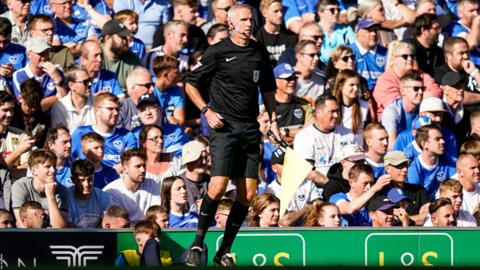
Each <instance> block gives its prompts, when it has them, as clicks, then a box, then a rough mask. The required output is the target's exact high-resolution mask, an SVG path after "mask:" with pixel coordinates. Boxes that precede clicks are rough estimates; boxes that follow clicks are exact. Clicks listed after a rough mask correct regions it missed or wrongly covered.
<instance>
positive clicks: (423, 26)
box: [411, 13, 445, 77]
mask: <svg viewBox="0 0 480 270" xmlns="http://www.w3.org/2000/svg"><path fill="white" fill-rule="evenodd" d="M412 27H413V31H414V34H415V38H414V39H413V40H411V43H412V44H413V45H414V46H415V53H416V55H417V63H418V68H419V69H420V70H422V71H425V72H426V73H428V74H429V75H430V76H432V77H434V76H435V72H434V71H435V69H436V68H437V67H440V66H441V65H443V63H445V59H444V56H443V50H442V49H441V48H440V47H438V46H437V42H438V36H439V35H440V32H441V31H442V26H441V25H440V23H439V21H438V17H437V15H435V14H429V13H425V14H422V15H420V16H418V17H417V18H416V19H415V22H414V23H413V26H412Z"/></svg>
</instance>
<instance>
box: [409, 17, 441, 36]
mask: <svg viewBox="0 0 480 270" xmlns="http://www.w3.org/2000/svg"><path fill="white" fill-rule="evenodd" d="M434 22H438V17H437V15H435V14H430V13H425V14H422V15H420V16H418V17H417V18H415V21H414V22H413V25H412V30H413V32H414V34H415V36H416V37H418V36H420V35H421V34H422V28H423V30H429V29H432V25H433V23H434Z"/></svg>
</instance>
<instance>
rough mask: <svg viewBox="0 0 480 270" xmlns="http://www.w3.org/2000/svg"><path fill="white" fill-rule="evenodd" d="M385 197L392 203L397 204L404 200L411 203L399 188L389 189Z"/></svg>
mask: <svg viewBox="0 0 480 270" xmlns="http://www.w3.org/2000/svg"><path fill="white" fill-rule="evenodd" d="M387 197H388V198H389V199H390V201H392V202H394V203H399V202H400V201H402V200H405V199H407V200H409V201H411V199H410V198H409V197H407V195H405V193H403V190H401V189H399V188H392V189H390V191H388V193H387Z"/></svg>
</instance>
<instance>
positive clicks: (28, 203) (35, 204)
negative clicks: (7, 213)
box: [19, 201, 43, 217]
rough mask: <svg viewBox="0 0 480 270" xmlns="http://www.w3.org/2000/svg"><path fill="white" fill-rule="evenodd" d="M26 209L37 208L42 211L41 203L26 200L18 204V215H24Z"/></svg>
mask: <svg viewBox="0 0 480 270" xmlns="http://www.w3.org/2000/svg"><path fill="white" fill-rule="evenodd" d="M28 209H34V210H35V209H39V210H42V211H43V207H42V205H41V204H40V203H39V202H37V201H26V202H24V203H22V205H21V206H20V213H19V214H20V217H25V214H26V212H27V210H28Z"/></svg>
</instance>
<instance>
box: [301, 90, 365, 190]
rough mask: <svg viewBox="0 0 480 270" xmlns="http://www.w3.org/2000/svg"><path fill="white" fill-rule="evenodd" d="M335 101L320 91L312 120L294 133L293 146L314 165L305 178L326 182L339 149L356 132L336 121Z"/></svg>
mask: <svg viewBox="0 0 480 270" xmlns="http://www.w3.org/2000/svg"><path fill="white" fill-rule="evenodd" d="M338 110H339V106H338V102H337V99H336V98H335V97H334V96H332V95H329V94H324V95H321V96H320V97H318V98H317V100H316V101H315V113H314V115H315V122H314V124H313V125H309V126H307V127H305V128H304V129H302V130H300V131H299V132H298V133H297V136H295V140H294V143H293V145H294V149H295V151H296V152H297V153H299V154H300V155H301V156H302V157H303V158H305V159H306V160H307V161H309V162H311V163H312V164H313V166H314V167H315V170H313V171H312V172H311V173H310V174H309V176H308V177H307V178H308V179H311V180H313V181H314V182H315V184H317V185H320V186H323V185H325V184H326V183H327V182H328V178H327V172H328V170H329V169H330V167H331V166H332V165H333V164H335V163H337V162H339V161H340V160H341V154H342V150H343V148H344V147H345V146H347V145H348V144H354V143H356V141H355V136H354V135H353V134H352V133H351V132H350V131H349V130H347V129H346V128H344V127H342V126H340V125H338V117H339V114H338Z"/></svg>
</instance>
